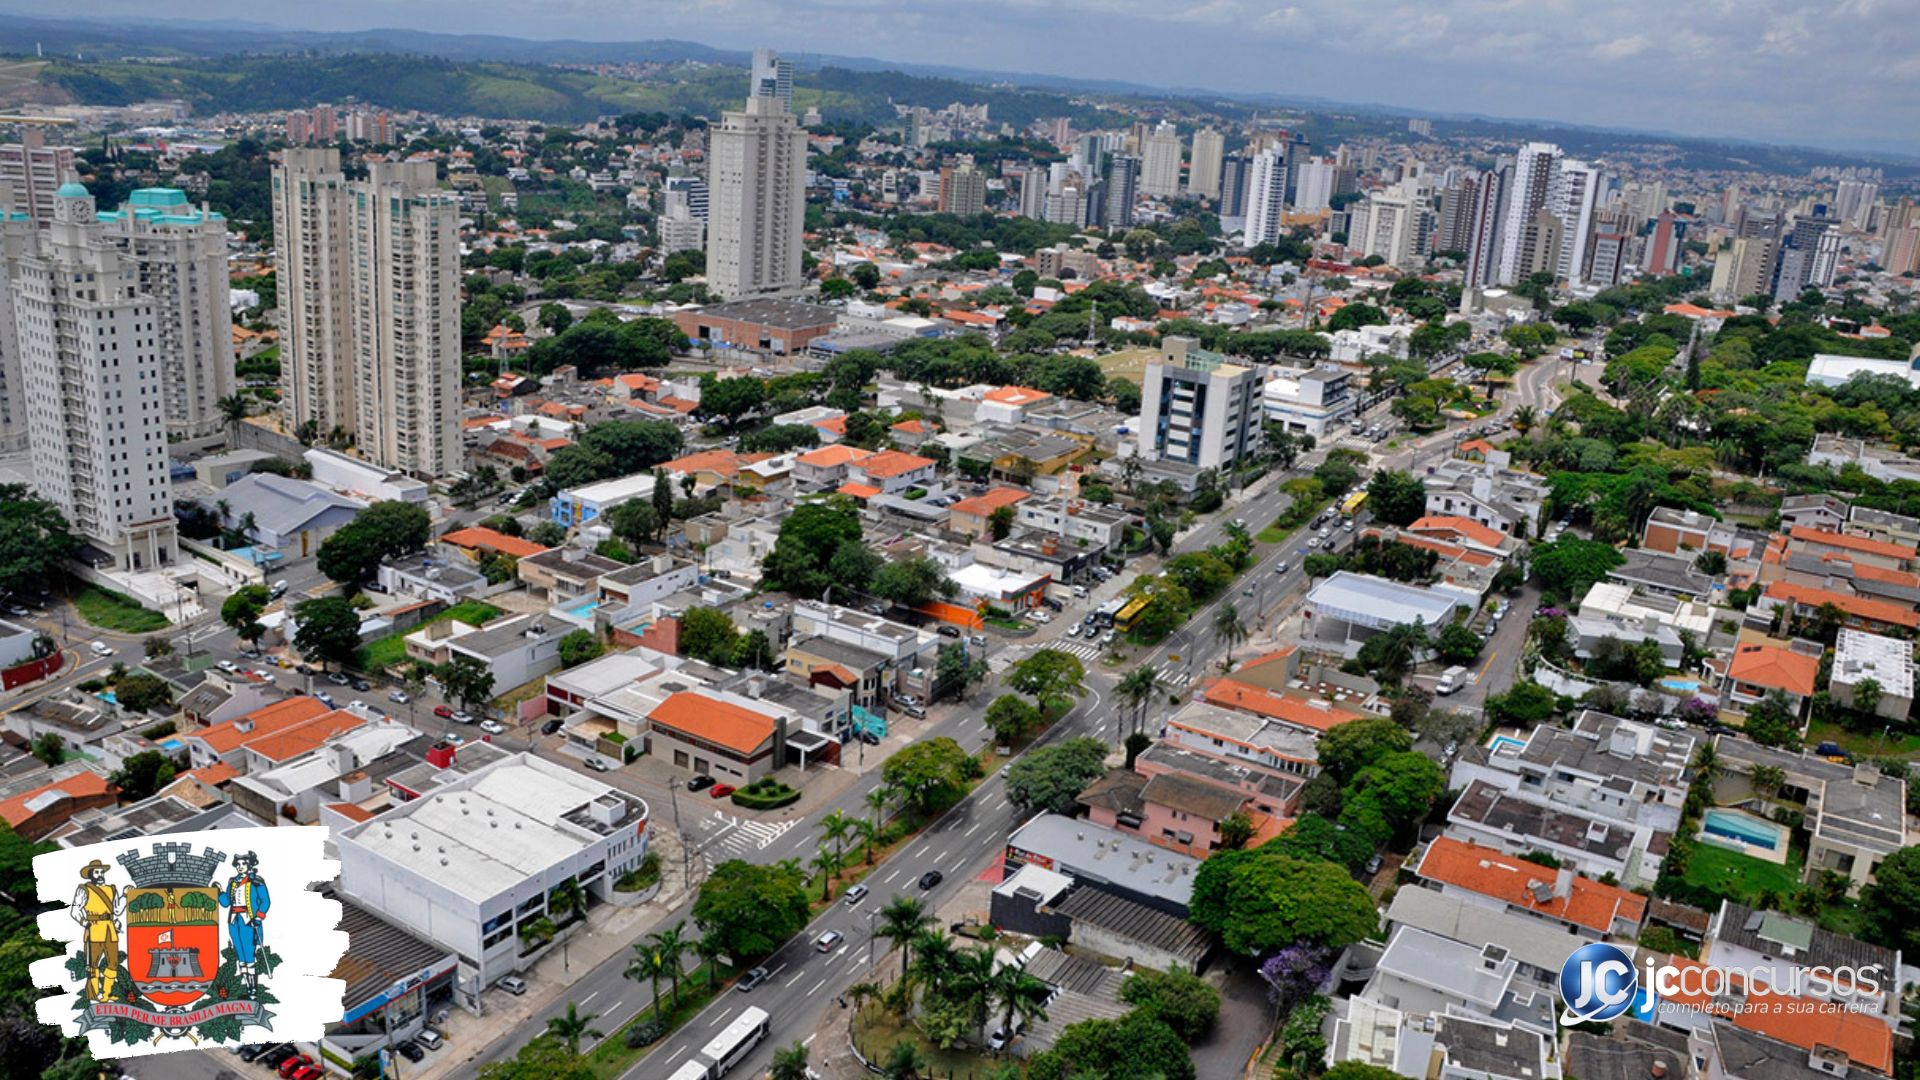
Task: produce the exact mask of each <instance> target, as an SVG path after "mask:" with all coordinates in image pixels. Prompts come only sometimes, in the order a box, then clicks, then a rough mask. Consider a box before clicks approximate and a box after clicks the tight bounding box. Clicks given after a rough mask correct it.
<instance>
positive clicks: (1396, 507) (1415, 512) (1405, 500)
mask: <svg viewBox="0 0 1920 1080" xmlns="http://www.w3.org/2000/svg"><path fill="white" fill-rule="evenodd" d="M1367 508H1368V509H1369V510H1370V511H1372V513H1373V518H1374V520H1375V521H1380V522H1384V523H1386V524H1388V525H1398V526H1401V527H1405V526H1408V525H1411V524H1413V523H1414V522H1416V521H1418V520H1420V519H1421V518H1422V517H1425V516H1426V513H1427V488H1426V485H1424V484H1422V483H1421V482H1420V481H1419V480H1418V479H1416V478H1415V477H1414V476H1413V474H1412V473H1406V472H1401V471H1399V470H1397V469H1382V470H1381V471H1379V472H1377V473H1374V474H1373V478H1372V479H1371V480H1368V481H1367Z"/></svg>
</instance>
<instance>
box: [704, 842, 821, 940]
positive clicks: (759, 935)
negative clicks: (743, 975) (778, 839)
mask: <svg viewBox="0 0 1920 1080" xmlns="http://www.w3.org/2000/svg"><path fill="white" fill-rule="evenodd" d="M808 896H809V893H808V890H807V876H806V874H805V873H803V872H802V871H801V869H800V867H799V865H798V864H797V863H796V862H794V861H793V860H787V861H785V862H780V863H775V864H773V865H771V866H760V865H756V864H754V863H749V862H745V861H743V860H740V859H729V860H727V861H726V862H723V863H721V864H720V865H719V866H716V867H714V868H713V871H712V872H711V873H709V874H708V875H707V878H706V880H705V881H702V882H701V883H700V894H699V896H698V897H697V898H696V899H695V900H694V903H693V921H694V923H695V924H696V925H698V926H699V927H700V929H701V931H702V932H703V933H705V934H707V935H709V936H711V937H712V938H714V940H715V941H717V942H718V943H719V944H720V945H722V946H723V947H724V948H725V950H726V952H727V954H728V955H730V956H732V957H733V958H734V959H735V961H736V962H738V961H740V960H743V959H754V958H758V957H762V956H766V955H767V954H769V953H771V952H772V951H773V950H775V949H777V948H779V947H780V945H781V943H783V942H785V941H786V940H787V939H788V938H790V937H792V936H793V935H795V934H797V933H799V932H800V931H801V930H802V929H804V928H805V927H806V925H807V914H808Z"/></svg>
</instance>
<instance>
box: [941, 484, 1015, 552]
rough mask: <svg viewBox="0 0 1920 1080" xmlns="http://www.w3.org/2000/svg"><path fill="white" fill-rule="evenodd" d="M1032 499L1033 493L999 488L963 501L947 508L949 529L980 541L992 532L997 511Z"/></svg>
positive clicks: (1010, 488)
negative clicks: (994, 513) (994, 514)
mask: <svg viewBox="0 0 1920 1080" xmlns="http://www.w3.org/2000/svg"><path fill="white" fill-rule="evenodd" d="M1031 498H1033V492H1031V491H1024V490H1022V489H1020V488H1012V487H997V488H993V489H991V490H989V491H987V492H985V493H983V494H980V495H975V496H973V497H971V498H967V499H961V500H960V501H959V502H957V503H954V504H953V505H952V506H950V507H948V508H947V509H948V518H947V528H949V529H951V530H953V531H954V532H957V533H963V534H965V535H967V536H971V537H973V538H974V539H975V540H978V539H980V538H981V537H984V536H986V535H988V533H989V532H990V530H991V526H992V522H993V512H994V511H995V510H998V509H1000V508H1001V507H1003V506H1013V505H1015V504H1016V503H1020V502H1023V501H1025V500H1027V499H1031Z"/></svg>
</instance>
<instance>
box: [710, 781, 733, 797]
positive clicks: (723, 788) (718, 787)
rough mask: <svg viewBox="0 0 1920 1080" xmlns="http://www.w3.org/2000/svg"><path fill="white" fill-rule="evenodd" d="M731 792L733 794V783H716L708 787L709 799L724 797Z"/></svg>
mask: <svg viewBox="0 0 1920 1080" xmlns="http://www.w3.org/2000/svg"><path fill="white" fill-rule="evenodd" d="M731 794H733V785H732V784H715V785H713V786H712V787H710V788H708V789H707V798H709V799H724V798H726V797H727V796H729V795H731Z"/></svg>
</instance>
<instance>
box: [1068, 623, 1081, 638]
mask: <svg viewBox="0 0 1920 1080" xmlns="http://www.w3.org/2000/svg"><path fill="white" fill-rule="evenodd" d="M1067 636H1068V637H1079V636H1080V624H1079V623H1074V624H1073V625H1072V626H1069V627H1067Z"/></svg>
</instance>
